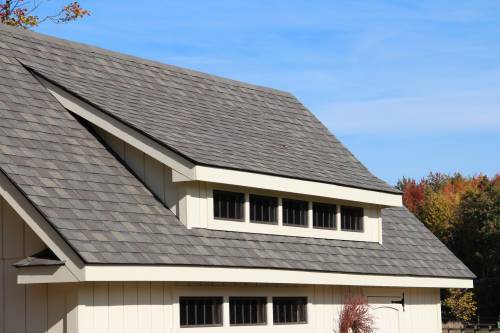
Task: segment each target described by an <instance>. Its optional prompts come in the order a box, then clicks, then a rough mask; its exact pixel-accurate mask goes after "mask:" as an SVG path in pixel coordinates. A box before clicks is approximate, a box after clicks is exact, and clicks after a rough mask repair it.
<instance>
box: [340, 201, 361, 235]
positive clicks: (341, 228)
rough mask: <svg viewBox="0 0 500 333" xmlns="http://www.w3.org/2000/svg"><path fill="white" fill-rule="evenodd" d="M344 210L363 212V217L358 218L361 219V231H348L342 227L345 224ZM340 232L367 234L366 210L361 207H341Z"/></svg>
mask: <svg viewBox="0 0 500 333" xmlns="http://www.w3.org/2000/svg"><path fill="white" fill-rule="evenodd" d="M344 209H349V210H361V216H358V217H359V218H360V222H359V224H360V225H361V228H360V229H346V228H344V227H343V226H342V225H343V224H344V222H343V219H344V214H343V213H342V212H343V210H344ZM340 231H343V232H358V233H364V232H365V208H364V207H359V206H348V205H341V206H340Z"/></svg>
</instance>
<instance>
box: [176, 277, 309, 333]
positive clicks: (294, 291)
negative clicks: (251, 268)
mask: <svg viewBox="0 0 500 333" xmlns="http://www.w3.org/2000/svg"><path fill="white" fill-rule="evenodd" d="M181 297H222V299H223V303H222V323H223V324H222V325H221V326H215V327H211V326H198V327H181V326H180V307H179V303H180V298H181ZM230 297H266V299H267V304H266V321H267V322H266V324H265V325H237V326H234V325H233V326H231V324H230V308H229V298H230ZM273 297H307V310H306V313H307V318H306V319H307V322H306V323H296V324H295V323H290V324H274V323H273V322H274V318H273ZM172 301H173V327H174V328H173V332H186V333H190V332H199V330H200V329H201V328H203V331H204V332H205V331H210V330H213V331H214V332H224V331H227V332H232V331H234V330H248V331H249V332H253V331H255V330H259V329H272V331H273V332H281V331H282V332H295V330H298V331H300V332H302V330H304V329H305V330H308V328H309V330H311V331H313V328H314V325H315V320H316V318H315V316H314V315H313V309H312V307H313V304H314V288H312V287H311V286H302V287H297V286H295V287H281V288H275V287H265V286H259V287H250V286H249V287H241V286H239V287H227V286H223V287H221V286H212V287H210V288H206V287H203V286H189V287H184V286H179V287H176V288H174V289H173V291H172Z"/></svg>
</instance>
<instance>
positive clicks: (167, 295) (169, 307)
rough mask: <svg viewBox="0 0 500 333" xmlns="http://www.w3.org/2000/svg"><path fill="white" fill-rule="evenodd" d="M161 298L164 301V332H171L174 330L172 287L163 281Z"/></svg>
mask: <svg viewBox="0 0 500 333" xmlns="http://www.w3.org/2000/svg"><path fill="white" fill-rule="evenodd" d="M163 300H164V302H165V307H164V308H163V309H164V313H165V325H166V327H167V331H166V332H171V331H173V330H174V304H173V298H172V287H171V286H170V285H168V284H167V283H163Z"/></svg>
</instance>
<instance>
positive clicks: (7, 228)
mask: <svg viewBox="0 0 500 333" xmlns="http://www.w3.org/2000/svg"><path fill="white" fill-rule="evenodd" d="M44 248H46V246H45V244H44V243H43V242H42V241H41V240H40V239H39V238H38V237H37V236H36V235H35V233H33V231H31V229H30V228H29V227H28V226H27V225H26V224H25V223H24V221H23V220H22V219H21V217H20V216H19V215H18V214H17V213H16V212H15V211H14V210H13V209H12V207H10V206H9V205H8V204H7V202H6V201H5V200H3V199H2V198H1V197H0V333H40V332H47V333H63V332H64V329H65V328H68V329H69V327H70V325H71V318H72V316H73V317H74V318H76V312H75V310H76V301H77V299H76V293H73V295H72V294H71V290H75V289H74V287H70V286H69V285H55V284H54V285H47V284H33V285H19V284H17V277H16V268H15V267H13V266H12V265H13V264H14V263H16V262H18V261H19V260H21V259H23V258H25V257H27V256H29V255H31V254H34V253H36V252H39V251H41V250H43V249H44ZM74 322H75V323H76V321H75V320H74Z"/></svg>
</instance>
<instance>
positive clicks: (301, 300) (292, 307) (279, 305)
mask: <svg viewBox="0 0 500 333" xmlns="http://www.w3.org/2000/svg"><path fill="white" fill-rule="evenodd" d="M273 322H274V324H304V323H307V297H273Z"/></svg>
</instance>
